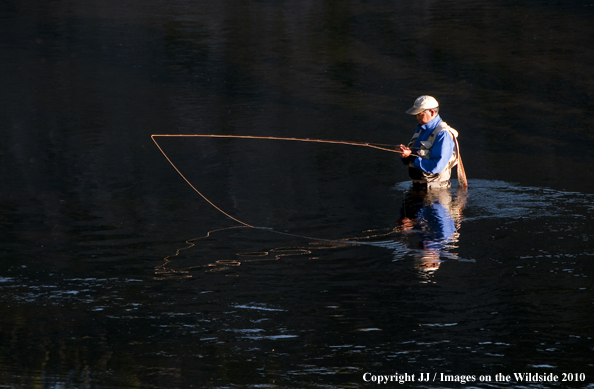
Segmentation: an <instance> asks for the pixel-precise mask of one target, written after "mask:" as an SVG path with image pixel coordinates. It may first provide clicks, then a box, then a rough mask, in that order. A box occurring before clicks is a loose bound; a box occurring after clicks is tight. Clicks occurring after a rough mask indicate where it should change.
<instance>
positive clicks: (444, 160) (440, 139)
mask: <svg viewBox="0 0 594 389" xmlns="http://www.w3.org/2000/svg"><path fill="white" fill-rule="evenodd" d="M441 122H442V120H441V117H440V116H439V115H437V116H436V117H435V118H434V119H433V120H431V121H430V122H429V123H427V124H423V125H420V124H419V125H418V126H417V132H420V133H419V137H418V138H417V139H416V141H415V144H414V145H413V147H420V146H421V141H424V140H427V138H429V135H431V133H432V132H433V130H434V129H435V127H437V126H438V125H439V123H441ZM454 147H455V143H454V139H453V138H452V136H451V135H450V134H449V132H448V131H442V132H440V133H439V134H437V136H436V137H435V141H434V142H433V148H432V149H431V154H430V155H429V158H428V159H424V158H421V157H413V158H414V160H413V164H414V167H415V168H417V169H419V170H421V171H423V172H425V173H427V174H437V173H439V172H441V171H442V170H443V169H445V168H446V166H447V165H448V162H449V160H450V158H451V157H452V154H453V153H454ZM415 150H416V149H413V153H415ZM407 160H408V158H407ZM405 163H407V162H406V161H405Z"/></svg>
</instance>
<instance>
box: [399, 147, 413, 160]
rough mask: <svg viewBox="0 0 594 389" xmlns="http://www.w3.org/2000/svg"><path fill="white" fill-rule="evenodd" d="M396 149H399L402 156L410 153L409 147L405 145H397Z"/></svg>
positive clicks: (404, 156)
mask: <svg viewBox="0 0 594 389" xmlns="http://www.w3.org/2000/svg"><path fill="white" fill-rule="evenodd" d="M398 149H399V150H400V153H401V154H402V158H406V157H408V156H410V153H412V151H411V149H409V148H408V147H406V146H405V145H398Z"/></svg>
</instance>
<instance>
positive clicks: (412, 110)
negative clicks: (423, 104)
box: [406, 107, 424, 115]
mask: <svg viewBox="0 0 594 389" xmlns="http://www.w3.org/2000/svg"><path fill="white" fill-rule="evenodd" d="M423 111H424V109H423V108H417V107H412V108H410V109H409V110H408V111H406V113H407V114H409V115H417V114H419V113H420V112H423Z"/></svg>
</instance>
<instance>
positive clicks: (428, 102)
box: [406, 95, 439, 115]
mask: <svg viewBox="0 0 594 389" xmlns="http://www.w3.org/2000/svg"><path fill="white" fill-rule="evenodd" d="M437 107H439V103H438V102H437V100H435V98H434V97H432V96H427V95H423V96H419V97H417V99H416V100H415V103H414V105H413V106H412V107H411V108H410V109H409V110H408V111H406V113H407V114H409V115H417V114H418V113H420V112H423V111H424V110H426V109H433V108H437Z"/></svg>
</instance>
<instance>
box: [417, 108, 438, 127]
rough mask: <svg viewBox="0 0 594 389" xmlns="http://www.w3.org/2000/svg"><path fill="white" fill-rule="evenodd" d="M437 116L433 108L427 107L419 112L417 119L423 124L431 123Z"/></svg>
mask: <svg viewBox="0 0 594 389" xmlns="http://www.w3.org/2000/svg"><path fill="white" fill-rule="evenodd" d="M435 116H437V113H436V112H435V111H434V110H432V109H427V110H425V111H423V112H419V113H418V114H417V120H418V121H419V123H420V124H421V125H423V124H427V123H429V122H430V121H431V120H433V119H434V118H435Z"/></svg>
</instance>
